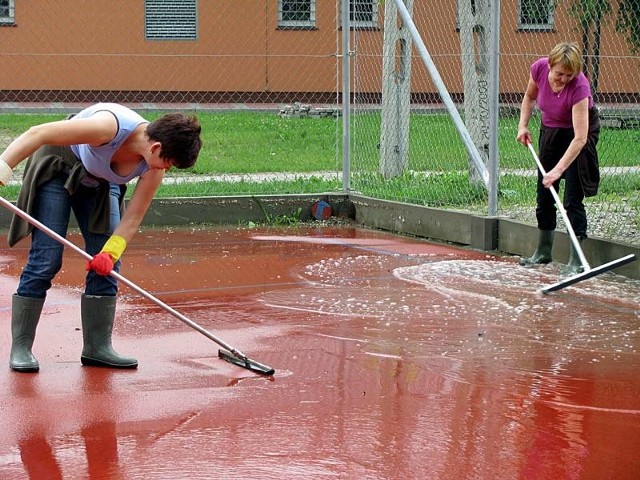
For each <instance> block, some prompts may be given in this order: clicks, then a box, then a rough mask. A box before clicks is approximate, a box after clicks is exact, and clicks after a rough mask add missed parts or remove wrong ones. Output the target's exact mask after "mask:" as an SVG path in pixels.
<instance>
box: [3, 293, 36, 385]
mask: <svg viewBox="0 0 640 480" xmlns="http://www.w3.org/2000/svg"><path fill="white" fill-rule="evenodd" d="M44 300H45V299H44V298H32V297H21V296H20V295H18V294H14V295H13V298H12V301H11V337H12V343H11V356H10V357H9V366H10V367H11V369H12V370H15V371H16V372H37V371H38V370H40V365H39V364H38V360H36V357H34V356H33V353H31V347H33V341H34V339H35V338H36V328H37V327H38V322H39V321H40V313H42V306H43V305H44Z"/></svg>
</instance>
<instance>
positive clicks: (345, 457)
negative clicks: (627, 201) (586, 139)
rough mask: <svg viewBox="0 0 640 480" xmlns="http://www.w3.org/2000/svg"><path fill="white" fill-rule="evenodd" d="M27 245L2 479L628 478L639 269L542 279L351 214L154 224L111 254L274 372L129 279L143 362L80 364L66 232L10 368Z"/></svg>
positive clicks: (635, 457) (126, 317) (129, 341)
mask: <svg viewBox="0 0 640 480" xmlns="http://www.w3.org/2000/svg"><path fill="white" fill-rule="evenodd" d="M70 239H71V240H72V241H74V242H76V243H77V242H79V238H78V237H77V236H73V235H72V236H70ZM27 246H28V242H24V243H23V244H21V245H19V246H18V248H14V249H6V248H4V249H2V250H0V262H1V263H0V287H1V293H0V322H1V325H2V328H1V335H0V354H1V355H2V361H4V362H5V367H4V368H0V408H1V409H2V415H1V416H0V478H2V479H14V478H15V479H23V478H31V479H58V478H64V479H83V478H86V479H165V478H166V479H177V478H188V479H205V478H206V479H209V478H224V479H231V478H238V479H334V478H335V479H358V480H361V479H384V480H387V479H447V480H451V479H456V480H457V479H490V480H500V479H505V480H506V479H509V480H510V479H527V480H530V479H594V480H596V479H597V480H601V479H616V480H624V479H629V480H632V479H633V480H637V479H638V478H640V353H639V352H640V306H639V303H638V299H639V298H640V284H639V283H638V282H637V281H631V280H628V279H624V278H623V277H619V276H616V275H614V274H612V273H607V274H604V275H601V276H599V277H597V278H594V279H591V280H588V281H585V282H582V283H580V284H577V285H576V286H574V287H569V288H567V289H565V290H562V291H560V292H558V293H554V294H551V295H546V296H545V295H542V294H541V293H539V291H538V289H539V288H541V287H542V286H546V285H549V284H552V283H555V282H556V281H557V280H558V279H559V277H558V275H559V273H558V272H559V266H558V265H551V266H545V267H541V268H538V269H524V268H522V267H520V266H519V265H517V261H516V259H514V258H500V257H494V256H490V255H486V254H484V253H480V252H475V251H470V250H466V249H459V248H455V247H452V246H445V245H434V244H429V243H427V242H424V241H421V240H418V239H410V238H405V237H399V236H394V235H391V234H387V233H381V232H377V231H370V230H365V229H359V228H353V227H350V226H334V227H322V228H308V227H305V228H297V229H241V228H237V229H236V228H231V229H204V230H203V229H193V230H188V229H185V230H162V231H148V230H146V231H144V232H142V233H141V234H140V235H139V236H138V238H137V239H136V240H135V242H133V243H132V244H131V246H130V248H129V249H128V251H127V253H126V254H125V256H124V260H125V264H124V266H123V270H122V272H121V273H122V274H123V275H124V276H125V277H127V278H128V279H129V280H132V281H133V282H135V283H136V284H138V285H139V286H141V287H142V288H144V289H145V290H147V291H149V292H150V293H152V294H153V295H154V296H156V297H157V298H159V299H161V300H162V301H164V302H165V303H167V304H168V305H170V306H171V307H173V308H175V309H176V310H177V311H179V312H180V313H182V314H184V315H185V316H187V317H188V318H189V319H191V320H193V321H195V322H196V323H198V324H199V325H201V326H203V327H204V328H206V329H207V330H209V331H211V332H212V333H213V334H215V335H216V336H218V337H220V338H222V339H223V340H224V341H226V342H227V343H230V344H231V345H233V346H234V347H236V348H238V349H239V350H241V351H243V352H244V353H246V354H247V355H248V356H249V357H250V358H252V359H254V360H257V361H259V362H262V363H266V364H268V365H270V366H273V367H274V368H275V369H276V374H275V375H274V376H273V377H271V378H269V377H262V376H258V375H256V374H253V373H252V372H250V371H248V370H244V369H241V368H238V367H236V366H234V365H232V364H230V363H227V362H224V361H222V360H219V359H218V358H217V352H218V345H217V344H215V343H214V342H212V341H211V340H209V339H208V338H206V337H205V336H203V335H202V334H200V333H199V332H197V331H195V330H193V329H192V328H190V327H189V326H187V325H185V324H184V323H182V322H181V321H180V320H178V319H177V318H175V317H174V316H172V315H170V314H169V313H167V312H165V311H164V310H162V309H161V308H160V307H158V306H157V305H156V304H154V303H152V302H150V301H149V300H147V299H144V298H142V297H141V296H140V295H139V294H137V293H135V292H133V291H132V290H129V289H128V288H127V287H125V286H122V289H121V296H120V300H119V304H118V313H117V320H116V330H115V333H114V346H115V348H116V350H118V351H119V352H120V353H122V354H125V355H135V356H136V357H137V358H138V360H139V363H140V367H139V368H138V369H137V370H134V371H117V370H106V369H100V368H91V367H83V366H81V364H80V361H79V360H80V358H79V357H80V351H81V349H82V332H81V330H80V318H79V296H80V292H81V290H80V289H81V285H82V281H83V276H84V273H85V272H84V261H83V260H82V259H80V257H79V256H78V255H77V254H76V253H74V252H72V251H69V252H67V257H66V259H65V264H64V271H63V272H62V273H61V275H60V277H59V279H58V281H57V284H56V287H55V288H54V289H52V290H51V292H50V295H49V297H48V299H47V303H46V304H45V309H44V312H43V316H42V320H41V322H40V326H39V329H38V335H37V338H36V342H35V345H34V353H35V355H36V356H37V358H38V360H39V362H40V372H39V373H37V374H20V373H15V372H11V371H10V370H9V366H8V356H9V350H10V343H11V342H10V326H9V325H10V308H9V305H10V299H11V295H12V293H13V292H14V291H15V287H16V285H17V279H18V275H19V272H20V268H21V266H22V264H23V262H24V258H25V255H26V248H27Z"/></svg>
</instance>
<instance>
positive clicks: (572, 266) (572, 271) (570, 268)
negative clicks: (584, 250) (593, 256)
mask: <svg viewBox="0 0 640 480" xmlns="http://www.w3.org/2000/svg"><path fill="white" fill-rule="evenodd" d="M578 244H582V239H578ZM582 272H584V265H582V262H581V261H580V256H579V255H578V251H577V250H576V247H574V246H573V242H571V246H570V248H569V261H568V262H567V265H566V266H565V267H564V268H563V269H562V272H561V273H562V275H564V276H566V277H571V276H573V275H577V274H578V273H582Z"/></svg>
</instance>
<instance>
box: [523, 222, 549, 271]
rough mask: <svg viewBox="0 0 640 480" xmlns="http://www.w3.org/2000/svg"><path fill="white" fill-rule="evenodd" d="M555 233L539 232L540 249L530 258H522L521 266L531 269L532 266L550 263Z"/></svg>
mask: <svg viewBox="0 0 640 480" xmlns="http://www.w3.org/2000/svg"><path fill="white" fill-rule="evenodd" d="M555 233H556V232H555V230H538V247H537V248H536V251H535V252H533V255H532V256H530V257H528V258H521V259H520V265H523V266H525V267H530V266H532V265H540V264H544V263H550V262H551V249H552V248H553V238H554V236H555Z"/></svg>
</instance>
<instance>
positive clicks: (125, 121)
mask: <svg viewBox="0 0 640 480" xmlns="http://www.w3.org/2000/svg"><path fill="white" fill-rule="evenodd" d="M101 111H108V112H111V113H113V115H114V116H115V117H116V121H117V122H118V132H117V133H116V135H115V137H113V138H112V139H111V140H110V141H109V142H107V143H105V144H104V145H100V146H98V147H95V146H92V145H87V144H79V145H71V146H70V147H71V151H72V152H73V153H74V155H75V156H76V157H78V158H79V159H80V161H82V164H83V165H84V168H86V169H87V171H88V172H89V173H90V174H91V175H93V176H94V177H96V178H101V179H104V180H106V181H108V182H109V183H115V184H118V185H124V184H125V183H127V182H129V181H130V180H132V179H134V178H136V177H139V176H140V175H142V174H143V173H144V172H146V171H147V170H149V165H147V162H146V161H144V160H142V161H141V162H140V163H139V164H138V166H137V167H136V168H135V169H134V171H133V172H131V173H130V174H129V175H127V176H126V177H121V176H120V175H118V174H117V173H116V172H114V171H113V170H112V169H111V158H112V157H113V155H114V154H115V153H116V151H117V150H118V149H119V148H120V146H121V145H122V144H123V143H124V142H125V141H126V140H127V138H128V137H129V135H131V133H132V132H133V131H134V130H135V129H136V128H137V127H138V125H140V124H142V123H149V122H148V121H147V120H145V119H144V118H142V117H141V116H140V115H138V114H137V113H136V112H134V111H133V110H131V109H130V108H127V107H125V106H123V105H119V104H117V103H96V104H95V105H92V106H90V107H88V108H85V109H84V110H82V111H80V112H79V113H78V114H76V115H75V116H73V117H72V118H71V119H70V120H68V121H70V122H73V121H74V120H75V119H78V118H88V117H90V116H92V115H93V114H94V113H96V112H101Z"/></svg>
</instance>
